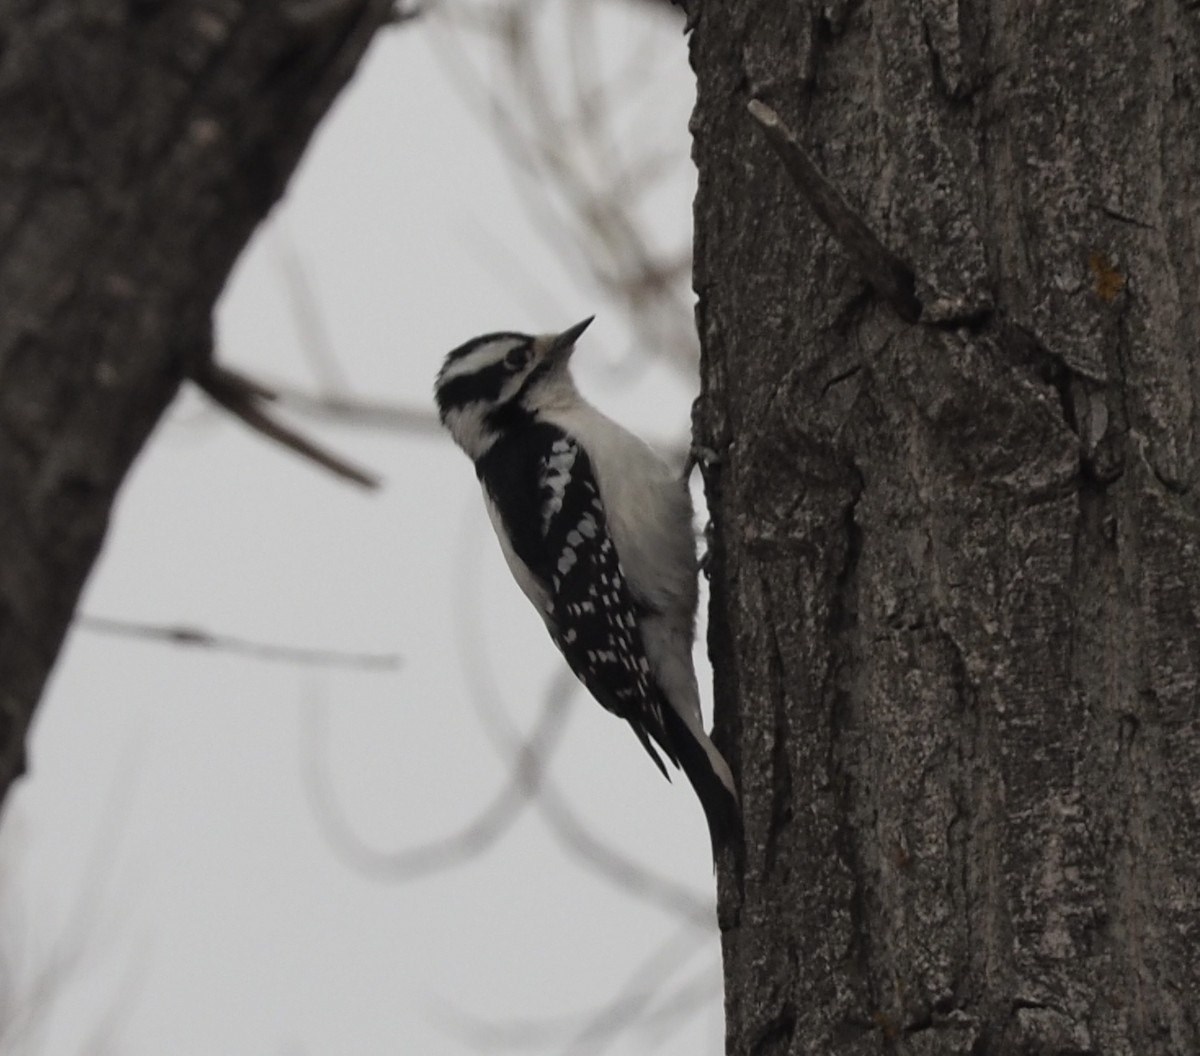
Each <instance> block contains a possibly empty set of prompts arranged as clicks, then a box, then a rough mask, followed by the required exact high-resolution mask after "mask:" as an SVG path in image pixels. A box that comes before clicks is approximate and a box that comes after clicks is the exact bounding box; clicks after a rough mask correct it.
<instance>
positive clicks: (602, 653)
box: [476, 423, 678, 775]
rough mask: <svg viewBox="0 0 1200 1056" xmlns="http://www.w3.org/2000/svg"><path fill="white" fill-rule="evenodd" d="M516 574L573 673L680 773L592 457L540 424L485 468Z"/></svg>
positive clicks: (492, 507)
mask: <svg viewBox="0 0 1200 1056" xmlns="http://www.w3.org/2000/svg"><path fill="white" fill-rule="evenodd" d="M476 468H477V472H478V474H479V478H480V481H481V482H482V484H483V487H484V491H485V494H486V496H487V499H488V506H489V513H490V514H491V516H492V519H493V521H494V522H497V521H498V522H499V523H497V524H496V527H497V534H498V535H499V536H500V541H501V545H502V547H503V548H504V550H505V557H506V558H507V559H508V563H509V566H510V568H511V569H512V572H513V575H514V577H515V578H516V580H517V582H518V584H519V585H520V586H521V589H522V590H523V591H524V592H525V594H526V596H527V597H529V599H530V600H531V601H532V602H533V603H534V604H535V605H536V606H537V607H538V608H539V611H540V613H541V615H542V618H543V620H545V622H546V626H547V629H548V630H549V631H550V635H551V637H552V638H553V639H554V642H555V644H556V645H557V646H558V648H559V649H560V650H561V652H562V654H563V656H564V657H565V658H566V661H567V663H568V664H570V665H571V670H572V671H574V672H575V674H576V676H577V677H578V678H579V680H580V681H581V682H582V683H583V684H584V685H585V686H586V687H587V689H588V691H589V692H590V693H591V694H592V696H593V697H595V698H596V700H598V701H599V702H600V703H601V704H602V705H603V706H604V707H605V708H607V709H608V710H609V711H611V712H612V713H613V714H615V715H619V716H620V717H621V718H623V719H625V720H626V721H627V722H628V723H629V724H630V726H632V727H633V731H634V733H636V734H637V737H638V739H639V740H640V741H641V742H642V744H643V745H644V746H645V748H646V751H647V752H649V753H650V756H651V758H652V759H653V760H654V761H655V763H656V764H657V765H658V767H659V769H660V770H662V772H663V774H664V775H665V774H666V773H667V771H666V768H665V767H664V766H663V763H662V760H661V759H660V758H659V756H658V753H657V752H656V751H655V749H654V744H653V743H652V741H653V742H656V743H657V744H658V746H659V747H660V748H661V749H662V751H663V752H664V754H665V755H666V756H667V758H668V759H670V761H671V762H672V763H675V764H677V765H678V759H677V758H676V752H675V749H674V748H673V747H672V740H673V739H672V738H671V737H670V736H668V733H667V729H666V726H665V723H664V712H663V709H664V708H665V707H667V706H668V705H667V704H666V701H665V700H664V697H663V694H662V690H661V689H660V688H659V687H658V685H657V684H656V683H655V681H654V679H653V678H652V676H651V674H650V665H649V662H648V660H647V658H646V651H645V648H644V646H643V643H642V637H641V632H640V631H639V629H638V616H639V614H640V611H641V608H640V606H639V604H638V603H637V602H636V601H635V599H634V598H633V596H632V593H631V592H630V589H629V586H628V584H627V583H626V580H625V575H624V572H623V571H622V568H621V560H620V556H619V555H618V553H617V550H616V547H615V546H614V545H613V541H612V539H611V537H610V536H609V532H608V523H607V520H606V518H605V513H604V504H603V502H602V501H601V498H600V489H599V487H598V486H597V484H596V479H595V476H594V474H593V472H592V466H591V460H590V459H589V458H588V455H587V452H586V451H585V450H584V449H583V447H582V446H581V445H580V444H579V443H578V442H577V441H576V440H575V439H573V438H572V437H570V436H568V435H567V434H566V433H565V432H563V431H562V430H561V429H559V428H558V427H557V426H553V425H548V424H544V423H542V424H537V425H532V426H530V427H528V428H526V429H523V430H521V431H520V432H519V433H518V434H515V435H512V436H510V437H507V438H505V439H503V440H501V441H498V442H497V443H496V444H495V445H494V446H493V447H492V448H491V450H489V451H488V452H487V454H485V455H484V456H483V457H482V458H481V459H479V461H478V463H477V464H476Z"/></svg>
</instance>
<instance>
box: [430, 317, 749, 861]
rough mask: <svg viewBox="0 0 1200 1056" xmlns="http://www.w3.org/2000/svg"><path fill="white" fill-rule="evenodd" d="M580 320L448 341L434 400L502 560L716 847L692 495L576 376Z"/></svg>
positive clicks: (715, 791) (720, 825)
mask: <svg viewBox="0 0 1200 1056" xmlns="http://www.w3.org/2000/svg"><path fill="white" fill-rule="evenodd" d="M590 322H591V319H585V320H584V321H583V322H581V323H578V324H576V325H575V326H573V327H571V328H570V329H569V330H564V331H563V332H562V333H561V334H545V335H541V336H537V337H534V336H530V335H528V334H516V333H495V334H485V335H484V336H483V337H477V338H475V339H474V340H472V341H468V342H467V343H466V344H463V345H460V346H459V347H458V348H456V349H454V351H453V352H451V353H450V354H449V355H447V356H446V361H445V363H444V364H443V365H442V369H441V372H440V373H439V374H438V377H437V383H436V386H435V394H436V398H437V405H438V413H439V416H440V418H441V421H442V424H443V425H445V427H446V428H447V429H448V430H449V431H450V434H451V436H453V437H454V440H455V442H456V443H457V444H458V446H459V447H461V448H462V449H463V450H464V451H465V452H466V453H467V455H468V457H469V458H470V459H471V460H472V461H473V462H474V463H475V472H476V475H477V476H478V477H479V481H480V483H481V485H482V486H483V496H484V501H485V503H486V505H487V511H488V516H489V517H490V518H491V522H492V526H493V527H494V528H495V530H496V535H497V536H498V537H499V540H500V548H501V550H502V551H503V552H504V557H505V560H506V561H507V562H508V567H509V569H510V570H511V571H512V574H513V577H514V578H515V579H516V581H517V585H518V586H519V587H520V588H521V590H522V591H523V592H524V593H525V596H526V597H527V598H529V600H530V601H531V602H532V603H533V605H534V607H535V608H536V609H537V611H538V614H539V615H540V616H541V618H542V620H543V621H544V622H545V624H546V629H547V630H548V631H549V632H550V637H551V638H552V639H553V640H554V644H555V645H557V646H558V648H559V650H560V651H561V652H562V654H563V656H564V657H565V658H566V661H567V663H568V664H570V665H571V669H572V670H573V671H574V672H575V674H576V675H577V676H578V678H579V680H580V681H581V682H583V684H584V685H585V686H586V687H587V688H588V691H589V692H590V693H591V694H592V696H594V697H595V698H596V699H597V700H598V701H599V702H600V703H601V704H602V705H603V706H604V707H605V708H607V709H608V710H609V711H611V712H613V713H614V714H615V715H618V716H620V717H621V718H623V719H625V720H626V721H627V722H628V723H629V725H630V726H632V727H633V732H634V733H635V734H637V737H638V740H640V741H641V742H642V745H643V746H644V747H645V749H646V751H647V752H649V753H650V757H651V758H652V759H653V760H654V762H655V763H656V764H657V765H658V768H659V769H660V770H662V772H663V774H664V775H667V770H666V767H665V766H664V765H663V762H662V759H661V758H660V757H659V754H658V751H656V750H655V745H657V747H658V749H660V750H661V751H662V753H663V754H664V755H665V756H666V757H667V758H668V759H669V760H670V761H671V762H672V763H674V764H675V765H677V766H681V767H682V768H683V771H684V773H685V774H686V775H687V777H688V780H689V781H690V782H691V784H692V787H693V788H694V789H695V790H696V794H697V795H698V796H699V798H700V802H701V804H702V805H703V807H704V812H705V816H706V817H707V819H708V827H709V833H710V835H711V837H712V842H713V850H714V853H715V852H716V849H717V848H718V847H719V846H720V845H722V844H724V843H726V842H727V841H728V840H729V839H730V838H731V837H732V836H733V835H735V834H736V833H737V832H738V831H739V829H740V812H739V806H738V798H737V791H736V788H735V786H734V782H733V775H732V774H731V773H730V771H729V766H728V765H727V764H726V762H725V760H724V759H723V758H722V757H721V753H720V752H718V751H717V749H716V747H715V746H714V745H713V743H712V741H711V740H710V739H709V737H708V734H706V733H705V731H704V725H703V720H702V718H701V714H700V696H699V691H698V689H697V685H696V673H695V669H694V667H693V664H692V639H693V637H694V635H695V620H696V589H697V587H696V571H697V570H696V547H695V540H694V537H693V534H692V502H691V496H690V495H689V493H688V489H687V484H686V482H685V481H682V480H680V479H679V478H678V477H677V476H676V475H674V474H673V473H672V472H671V471H670V469H669V468H668V467H667V465H666V464H665V463H664V462H663V461H662V460H661V459H660V458H659V457H658V456H657V455H655V454H654V452H653V451H651V450H650V448H649V447H647V446H646V444H644V443H643V442H642V441H641V440H639V439H638V438H637V437H636V436H634V435H633V434H632V433H630V432H628V431H627V430H625V429H623V428H622V427H621V426H619V425H618V424H617V423H616V422H614V421H612V420H611V419H610V418H608V417H606V416H605V415H603V414H602V413H601V412H600V411H598V410H597V409H596V408H595V407H593V406H592V405H591V404H590V403H588V402H587V400H585V399H584V398H583V397H582V396H581V395H580V394H579V391H578V390H577V389H576V388H575V382H574V380H573V379H572V377H571V372H570V368H569V361H570V358H571V353H572V352H573V351H574V349H575V342H576V340H577V339H578V338H579V335H580V334H582V333H583V331H584V330H586V329H587V326H588V324H589V323H590ZM667 776H669V775H667Z"/></svg>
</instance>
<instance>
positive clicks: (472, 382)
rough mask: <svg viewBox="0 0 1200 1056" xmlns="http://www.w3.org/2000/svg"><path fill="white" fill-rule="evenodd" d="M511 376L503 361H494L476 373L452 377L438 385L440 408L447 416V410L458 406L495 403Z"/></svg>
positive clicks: (443, 414)
mask: <svg viewBox="0 0 1200 1056" xmlns="http://www.w3.org/2000/svg"><path fill="white" fill-rule="evenodd" d="M510 376H511V372H510V371H509V369H508V368H507V367H506V366H505V365H504V364H503V363H493V364H492V365H491V366H490V367H484V369H483V370H477V371H475V373H474V374H462V375H460V376H459V377H457V378H451V379H450V380H449V381H447V382H444V383H443V384H442V385H439V386H438V390H437V402H438V410H440V411H441V413H442V416H443V417H445V415H446V412H447V411H450V410H453V409H454V408H456V407H465V406H467V405H468V404H470V403H494V402H495V401H496V400H497V399H499V397H500V390H501V389H503V388H504V383H505V382H506V381H508V379H509V377H510Z"/></svg>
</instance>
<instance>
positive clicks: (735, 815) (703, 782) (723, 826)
mask: <svg viewBox="0 0 1200 1056" xmlns="http://www.w3.org/2000/svg"><path fill="white" fill-rule="evenodd" d="M662 715H663V725H664V727H665V732H666V735H667V740H668V742H669V744H670V748H669V749H668V754H671V755H673V756H675V757H676V758H677V759H678V760H679V765H680V766H681V767H682V768H683V772H684V774H686V775H687V779H688V781H690V782H691V785H692V788H694V789H695V790H696V795H697V797H698V798H699V800H700V805H701V806H702V807H703V808H704V816H705V818H706V819H707V821H708V835H709V838H710V839H711V840H712V850H713V860H714V861H715V860H716V858H717V853H718V851H720V850H721V848H723V847H732V848H734V849H735V850H736V849H740V847H741V842H742V808H741V804H740V803H739V802H738V796H737V791H736V789H735V788H734V786H733V775H732V774H731V773H730V771H729V767H728V765H727V764H726V763H725V760H724V759H723V758H722V757H721V755H720V753H719V752H718V751H717V749H716V748H715V747H714V746H713V744H712V742H711V741H708V738H707V736H705V735H704V733H703V731H701V733H700V736H703V737H704V740H705V741H708V743H707V744H705V743H704V742H702V741H701V740H699V739H698V737H697V735H696V733H695V732H694V731H693V730H692V728H691V727H690V726H689V725H688V724H687V723H686V722H685V721H684V720H683V717H682V716H681V715H679V713H678V712H676V710H675V709H674V708H672V707H670V706H668V707H664V708H663V709H662ZM714 757H715V758H714Z"/></svg>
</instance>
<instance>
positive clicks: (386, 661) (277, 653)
mask: <svg viewBox="0 0 1200 1056" xmlns="http://www.w3.org/2000/svg"><path fill="white" fill-rule="evenodd" d="M75 623H76V625H77V626H79V627H81V628H82V629H83V630H87V631H95V632H97V633H99V634H111V635H117V636H119V637H122V638H140V639H143V640H145V641H152V642H163V643H165V644H167V645H179V646H186V647H188V648H195V649H213V650H216V651H218V652H224V653H237V654H239V655H241V656H249V657H253V658H254V659H255V660H270V661H274V662H278V663H287V664H308V665H312V666H316V667H356V668H364V669H367V670H375V671H394V670H396V668H398V667H399V666H400V657H399V656H398V655H396V654H395V653H348V652H342V651H339V650H336V649H305V648H302V647H298V646H291V645H276V644H272V643H269V642H255V641H251V640H250V639H248V638H237V637H234V636H233V635H228V634H214V633H213V632H211V631H205V630H201V629H200V628H198V627H190V626H186V625H182V624H175V625H167V624H158V623H142V622H139V621H136V620H121V619H114V618H112V617H108V616H88V615H85V614H80V615H77V616H76V617H75Z"/></svg>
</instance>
